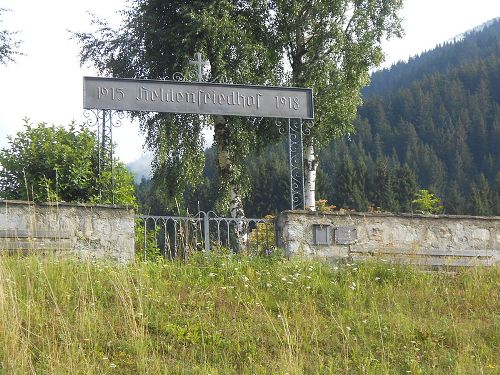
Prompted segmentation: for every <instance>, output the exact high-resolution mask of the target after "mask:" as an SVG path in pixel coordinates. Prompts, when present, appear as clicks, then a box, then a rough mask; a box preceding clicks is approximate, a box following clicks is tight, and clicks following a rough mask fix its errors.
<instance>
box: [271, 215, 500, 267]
mask: <svg viewBox="0 0 500 375" xmlns="http://www.w3.org/2000/svg"><path fill="white" fill-rule="evenodd" d="M277 226H278V233H279V245H281V246H283V247H284V248H285V251H286V253H287V254H288V255H303V256H308V257H309V256H314V257H320V258H327V259H328V258H353V259H366V258H370V257H379V258H383V259H386V260H397V261H400V262H403V263H416V264H424V265H446V264H449V265H471V264H484V265H491V264H497V265H498V264H499V261H500V217H473V216H449V215H439V216H433V215H429V216H427V215H406V214H401V215H395V214H390V213H353V212H348V213H339V212H331V213H330V212H328V213H324V212H308V211H285V212H283V213H281V214H280V215H279V217H278V222H277Z"/></svg>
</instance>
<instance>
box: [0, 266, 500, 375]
mask: <svg viewBox="0 0 500 375" xmlns="http://www.w3.org/2000/svg"><path fill="white" fill-rule="evenodd" d="M499 281H500V271H499V269H498V268H495V267H493V268H489V269H483V268H472V269H468V270H463V271H459V272H458V273H457V274H454V275H450V274H444V273H424V272H421V271H419V270H416V269H414V268H410V267H395V266H389V265H384V264H358V265H341V266H340V265H339V266H338V267H335V266H332V265H327V264H323V263H319V262H315V261H305V260H292V261H286V260H283V259H279V258H271V259H267V258H266V259H264V258H243V259H238V258H236V257H228V256H213V257H211V258H208V259H207V258H205V257H203V256H194V257H192V258H191V259H190V260H189V261H187V262H165V263H161V262H160V263H138V264H134V265H129V266H120V265H116V264H106V263H95V264H94V263H82V262H78V261H71V260H57V259H46V258H45V259H41V258H36V257H27V258H7V257H4V258H0V361H1V363H0V374H30V373H31V374H35V373H36V374H113V373H117V374H185V373H187V374H208V373H210V374H286V373H288V374H357V373H367V374H400V373H401V374H404V373H412V374H445V373H446V374H449V373H456V374H498V373H499V372H500V363H499V359H498V352H499V351H498V349H499V343H500V337H499V335H500V317H499V314H498V313H499V308H500V306H499V286H500V285H499Z"/></svg>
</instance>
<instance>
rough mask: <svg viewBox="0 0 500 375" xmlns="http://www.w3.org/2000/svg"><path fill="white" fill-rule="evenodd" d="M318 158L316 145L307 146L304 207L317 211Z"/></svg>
mask: <svg viewBox="0 0 500 375" xmlns="http://www.w3.org/2000/svg"><path fill="white" fill-rule="evenodd" d="M317 169H318V160H317V159H316V155H315V153H314V146H313V145H309V146H306V152H305V155H304V207H305V209H306V210H310V211H316V170H317Z"/></svg>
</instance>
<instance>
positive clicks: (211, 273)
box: [208, 272, 217, 277]
mask: <svg viewBox="0 0 500 375" xmlns="http://www.w3.org/2000/svg"><path fill="white" fill-rule="evenodd" d="M208 276H210V277H214V276H217V274H216V273H213V272H210V273H209V274H208Z"/></svg>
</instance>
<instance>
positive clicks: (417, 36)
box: [0, 0, 500, 163]
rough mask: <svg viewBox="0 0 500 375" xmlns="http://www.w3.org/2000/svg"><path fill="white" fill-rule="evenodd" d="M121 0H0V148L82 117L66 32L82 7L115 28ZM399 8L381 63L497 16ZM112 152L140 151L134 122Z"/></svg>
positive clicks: (75, 62) (481, 4) (125, 156)
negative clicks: (397, 32)
mask: <svg viewBox="0 0 500 375" xmlns="http://www.w3.org/2000/svg"><path fill="white" fill-rule="evenodd" d="M126 3H127V1H126V0H85V1H82V0H73V1H70V0H43V1H40V0H0V8H6V9H10V12H6V13H3V14H2V22H1V23H0V28H1V29H8V30H11V31H18V32H19V33H18V35H17V37H18V38H19V39H21V40H22V45H21V52H23V53H24V54H25V55H23V56H18V57H17V58H16V61H15V63H9V64H7V65H0V148H3V147H6V146H7V145H8V143H7V142H8V140H7V135H14V134H15V133H16V132H18V131H20V130H22V125H23V119H25V118H28V119H29V121H30V123H32V124H37V123H39V122H46V123H48V124H50V125H52V124H54V125H67V124H69V123H70V122H71V121H73V120H74V121H76V122H77V123H82V122H84V120H85V118H84V116H83V108H82V96H83V93H82V90H83V89H82V78H83V77H84V76H96V75H97V73H96V71H95V70H94V69H93V68H92V67H89V66H84V67H81V66H80V59H79V51H80V50H79V46H78V44H77V42H76V40H72V39H70V33H69V31H68V30H72V31H77V32H86V31H91V30H92V29H91V26H90V20H91V16H89V14H88V13H89V12H90V13H93V14H96V15H97V16H99V17H100V18H104V19H106V20H108V22H109V23H110V24H111V25H115V26H116V25H119V23H120V20H121V16H120V15H119V13H118V11H119V10H120V9H124V8H125V6H126ZM404 3H405V5H404V8H403V10H402V12H401V15H402V17H403V18H404V20H403V27H404V29H405V35H404V37H403V38H402V39H392V40H390V41H388V42H385V43H384V44H383V49H384V51H385V53H386V62H385V63H384V65H383V67H389V66H390V65H391V64H393V63H396V62H398V61H400V60H401V61H405V60H407V59H408V57H411V56H414V55H416V54H419V53H421V52H423V51H426V50H429V49H432V48H433V47H434V46H436V45H438V44H440V43H443V42H446V41H448V40H450V39H452V38H454V37H455V36H457V35H459V34H461V33H463V32H465V31H467V30H469V29H471V28H473V27H475V26H477V25H480V24H482V23H484V22H486V21H488V20H490V19H492V18H495V17H499V16H500V1H498V0H474V1H470V0H461V1H457V0H432V1H431V0H406V1H404ZM113 137H114V141H115V142H116V143H117V155H118V157H119V158H120V159H121V160H122V161H124V162H126V163H130V162H133V161H135V160H137V159H139V158H140V157H141V156H142V155H143V154H144V150H143V147H142V146H143V143H144V139H143V137H142V135H141V134H140V132H139V129H138V125H137V123H131V122H130V121H123V123H122V126H121V127H119V128H116V129H114V130H113Z"/></svg>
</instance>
